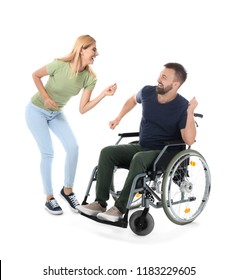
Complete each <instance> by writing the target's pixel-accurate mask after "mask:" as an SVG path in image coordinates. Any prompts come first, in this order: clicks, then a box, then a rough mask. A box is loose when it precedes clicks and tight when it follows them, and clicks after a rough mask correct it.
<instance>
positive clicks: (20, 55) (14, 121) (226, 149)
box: [0, 0, 237, 280]
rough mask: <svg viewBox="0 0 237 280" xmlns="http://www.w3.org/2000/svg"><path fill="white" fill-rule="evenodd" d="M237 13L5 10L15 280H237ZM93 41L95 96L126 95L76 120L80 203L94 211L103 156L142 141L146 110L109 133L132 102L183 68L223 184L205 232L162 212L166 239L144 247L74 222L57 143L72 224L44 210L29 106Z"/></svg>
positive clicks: (7, 239)
mask: <svg viewBox="0 0 237 280" xmlns="http://www.w3.org/2000/svg"><path fill="white" fill-rule="evenodd" d="M3 3H4V4H3ZM234 3H235V1H234V0H233V1H231V0H225V1H220V0H216V1H210V0H209V1H204V0H199V1H190V0H179V1H176V0H166V1H159V0H147V1H141V0H136V1H129V0H126V1H125V0H119V1H118V0H114V1H112V0H90V1H80V0H77V1H76V0H67V1H66V0H47V1H46V0H41V1H35V0H32V1H26V0H22V1H16V0H9V1H7V2H1V4H0V14H1V15H0V26H1V44H0V49H1V67H0V71H1V73H0V74H1V76H0V77H1V97H0V100H1V108H0V117H1V138H0V141H1V142H0V143H1V146H0V147H1V163H2V164H1V194H0V200H1V201H0V207H1V211H0V219H1V225H0V227H1V230H0V259H1V260H2V275H3V279H4V280H8V279H11V280H12V279H26V280H28V279H36V280H38V279H56V278H57V279H64V280H65V279H88V278H89V277H88V276H87V277H85V276H84V277H82V276H77V277H76V276H75V277H73V276H67V277H59V276H55V277H46V276H43V269H44V268H47V267H48V266H51V267H52V268H60V267H67V268H83V267H84V266H85V267H87V268H97V267H98V265H100V266H101V267H103V268H105V269H106V268H126V269H128V270H129V271H130V270H133V273H130V274H129V275H128V276H127V277H126V278H127V279H132V278H134V277H135V276H136V268H137V267H139V266H140V267H144V266H147V267H148V266H178V267H182V266H183V267H184V266H195V267H196V269H197V275H196V276H192V277H188V278H189V279H198V280H201V279H214V278H217V277H218V279H220V278H224V277H225V278H226V279H233V275H234V274H235V273H234V272H235V265H236V262H235V261H234V259H233V256H234V255H233V253H235V252H236V249H237V248H236V233H237V232H236V215H235V211H236V207H235V203H236V194H237V191H236V148H235V142H236V141H235V138H234V133H235V129H236V126H234V123H235V120H236V116H235V111H236V106H235V101H234V97H235V95H236V92H235V91H236V47H237V46H236V39H235V37H236V29H235V27H236V24H237V22H236V14H235V9H234ZM82 34H90V35H91V36H93V37H94V38H95V39H96V41H97V48H98V52H99V56H98V57H97V58H96V60H95V62H94V65H93V67H94V69H95V71H96V72H97V76H98V83H97V86H96V88H95V90H94V92H93V96H96V95H97V94H99V93H100V92H101V91H102V90H103V89H104V88H105V87H106V86H108V85H110V84H112V83H114V82H116V83H117V84H118V90H117V92H116V94H115V96H113V97H107V98H105V99H104V100H102V101H101V103H100V104H99V105H98V106H97V107H96V108H94V109H93V110H92V111H90V112H88V113H87V114H85V115H80V114H79V112H78V104H79V99H80V95H79V96H77V97H75V98H73V99H72V100H71V101H70V102H69V104H68V105H67V107H66V108H65V113H66V114H67V117H68V119H69V120H70V122H71V125H72V127H73V129H74V132H75V134H76V136H77V138H78V142H79V144H80V156H79V165H78V172H77V177H76V181H75V189H74V190H75V193H76V194H77V197H78V199H79V200H80V202H81V201H82V199H83V196H84V194H85V191H86V188H87V184H88V181H89V177H90V174H91V172H92V169H93V167H94V166H95V165H96V164H97V160H98V155H99V151H100V149H101V148H102V147H104V146H106V145H109V144H113V143H115V141H116V140H117V134H118V133H119V132H128V131H136V130H137V129H138V126H139V121H140V114H141V110H140V109H141V108H140V106H137V107H136V108H135V109H134V110H133V111H132V112H130V113H129V114H128V115H127V116H126V117H125V118H124V119H123V121H122V122H121V123H120V125H119V127H117V128H116V130H114V131H113V130H110V129H109V127H108V122H109V121H110V120H112V119H113V118H115V117H116V115H117V114H118V112H119V111H120V109H121V106H122V105H123V103H124V102H125V101H126V100H127V98H128V97H130V96H131V95H132V94H134V93H136V92H137V91H138V90H139V89H140V88H141V87H142V86H144V85H147V84H150V85H155V84H156V80H157V77H158V75H159V73H160V71H161V70H162V69H163V65H164V64H165V63H167V62H173V61H175V62H179V63H182V64H183V65H184V66H185V67H186V69H187V71H188V79H187V81H186V83H185V84H184V85H183V86H182V88H180V91H179V93H181V94H182V95H184V96H185V97H186V98H188V99H191V98H192V97H193V96H196V98H197V100H198V102H199V106H198V108H197V112H200V113H203V114H204V119H202V120H200V121H199V129H198V137H197V143H196V144H195V148H196V149H197V150H198V151H199V152H201V153H202V154H203V155H204V156H205V158H206V160H207V162H208V164H209V166H210V169H211V174H212V190H211V196H210V200H209V202H208V205H207V207H206V208H205V210H204V212H203V213H202V215H201V216H200V217H198V219H197V220H196V221H195V222H194V223H192V224H190V225H188V226H184V227H180V226H177V225H175V224H172V223H171V222H170V221H169V220H168V219H167V218H166V216H165V214H164V213H163V210H162V209H159V210H155V209H151V214H152V215H153V217H154V219H155V228H154V230H153V231H152V233H151V234H150V235H148V236H146V237H139V236H136V235H135V234H133V232H132V231H131V230H130V228H129V227H128V228H127V229H122V228H116V227H112V226H106V225H103V224H97V223H95V222H94V221H91V220H87V219H86V218H84V217H82V216H81V215H79V214H74V213H72V212H71V211H70V210H69V209H68V206H67V205H66V203H65V202H64V201H62V200H61V198H59V197H58V193H59V191H60V189H61V187H62V184H63V164H64V151H63V149H62V147H61V145H60V143H59V142H58V140H57V139H55V138H54V143H55V160H54V167H53V172H54V174H53V180H54V189H55V196H56V198H57V199H58V202H59V203H60V204H61V206H62V208H63V210H64V214H63V215H62V216H58V217H55V216H52V215H49V214H48V213H47V212H46V211H45V210H44V199H45V197H44V195H43V190H42V184H41V178H40V175H39V161H40V155H39V152H38V149H37V147H36V144H35V142H34V140H33V138H32V136H31V135H30V133H29V131H28V129H27V127H26V124H25V119H24V110H25V106H26V104H27V103H28V102H29V100H30V98H31V96H32V95H33V94H34V93H35V91H36V88H35V86H34V84H33V81H32V79H31V73H32V72H33V71H34V70H36V69H38V68H40V67H41V66H43V65H45V64H47V63H49V62H50V61H52V60H53V59H54V58H56V57H61V56H64V55H66V54H67V53H69V52H70V51H71V49H72V46H73V44H74V42H75V40H76V38H77V37H78V36H80V35H82ZM193 148H194V146H193ZM111 203H112V202H111ZM167 277H168V276H166V277H165V276H163V277H160V278H159V279H167ZM107 278H108V279H112V276H108V277H107ZM107 278H105V279H107ZM113 278H115V279H119V278H122V276H120V277H119V276H116V277H115V276H114V277H113ZM139 278H140V279H155V277H154V276H140V277H139ZM169 278H170V276H169ZM173 278H174V279H184V278H185V279H186V278H187V277H184V276H183V277H178V276H176V277H174V276H173ZM91 279H98V277H92V276H91Z"/></svg>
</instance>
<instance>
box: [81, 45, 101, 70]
mask: <svg viewBox="0 0 237 280" xmlns="http://www.w3.org/2000/svg"><path fill="white" fill-rule="evenodd" d="M97 55H99V54H98V52H97V48H96V44H92V45H90V46H89V47H88V48H86V49H82V51H81V58H82V61H83V64H85V65H88V64H93V62H94V59H95V58H96V56H97Z"/></svg>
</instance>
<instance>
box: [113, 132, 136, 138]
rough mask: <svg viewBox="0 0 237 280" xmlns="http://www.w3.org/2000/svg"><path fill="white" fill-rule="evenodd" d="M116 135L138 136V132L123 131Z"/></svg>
mask: <svg viewBox="0 0 237 280" xmlns="http://www.w3.org/2000/svg"><path fill="white" fill-rule="evenodd" d="M118 136H121V137H122V138H124V137H137V136H139V132H125V133H119V134H118Z"/></svg>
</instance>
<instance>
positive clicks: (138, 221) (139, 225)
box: [129, 210, 155, 236]
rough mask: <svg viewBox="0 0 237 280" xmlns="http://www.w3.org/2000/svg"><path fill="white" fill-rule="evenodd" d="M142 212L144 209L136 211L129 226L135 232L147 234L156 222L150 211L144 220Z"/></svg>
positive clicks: (142, 234) (141, 234)
mask: <svg viewBox="0 0 237 280" xmlns="http://www.w3.org/2000/svg"><path fill="white" fill-rule="evenodd" d="M142 213H143V210H138V211H136V212H134V213H133V214H132V215H131V217H130V219H129V226H130V228H131V230H132V231H133V232H134V233H135V234H137V235H140V236H145V235H148V234H149V233H151V232H152V230H153V228H154V224H155V223H154V219H153V217H152V216H151V214H150V213H147V214H146V216H145V218H144V220H143V221H142V218H141V217H142Z"/></svg>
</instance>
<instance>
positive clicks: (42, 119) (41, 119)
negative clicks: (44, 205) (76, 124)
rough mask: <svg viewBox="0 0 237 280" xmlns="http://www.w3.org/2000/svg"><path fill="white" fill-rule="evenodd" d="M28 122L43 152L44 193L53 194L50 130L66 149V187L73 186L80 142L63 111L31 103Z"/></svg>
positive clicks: (27, 117) (52, 155)
mask: <svg viewBox="0 0 237 280" xmlns="http://www.w3.org/2000/svg"><path fill="white" fill-rule="evenodd" d="M26 123H27V125H28V127H29V129H30V131H31V133H32V135H33V137H34V138H35V140H36V143H37V145H38V147H39V150H40V153H41V164H40V170H41V176H42V181H43V187H44V193H45V194H46V195H52V194H53V188H52V178H51V171H52V160H53V157H54V151H53V144H52V138H51V135H50V130H51V131H52V132H53V133H54V134H55V135H56V136H57V137H58V138H59V140H60V141H61V143H62V145H63V147H64V149H65V152H66V160H65V169H64V172H65V175H64V176H65V179H64V187H65V188H72V187H73V183H74V179H75V174H76V168H77V160H78V144H77V140H76V138H75V136H74V134H73V132H72V130H71V128H70V126H69V124H68V122H67V120H66V118H65V116H64V114H63V112H62V111H60V112H58V111H50V110H44V109H41V108H39V107H37V106H35V105H33V104H32V103H29V104H28V105H27V107H26Z"/></svg>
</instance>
